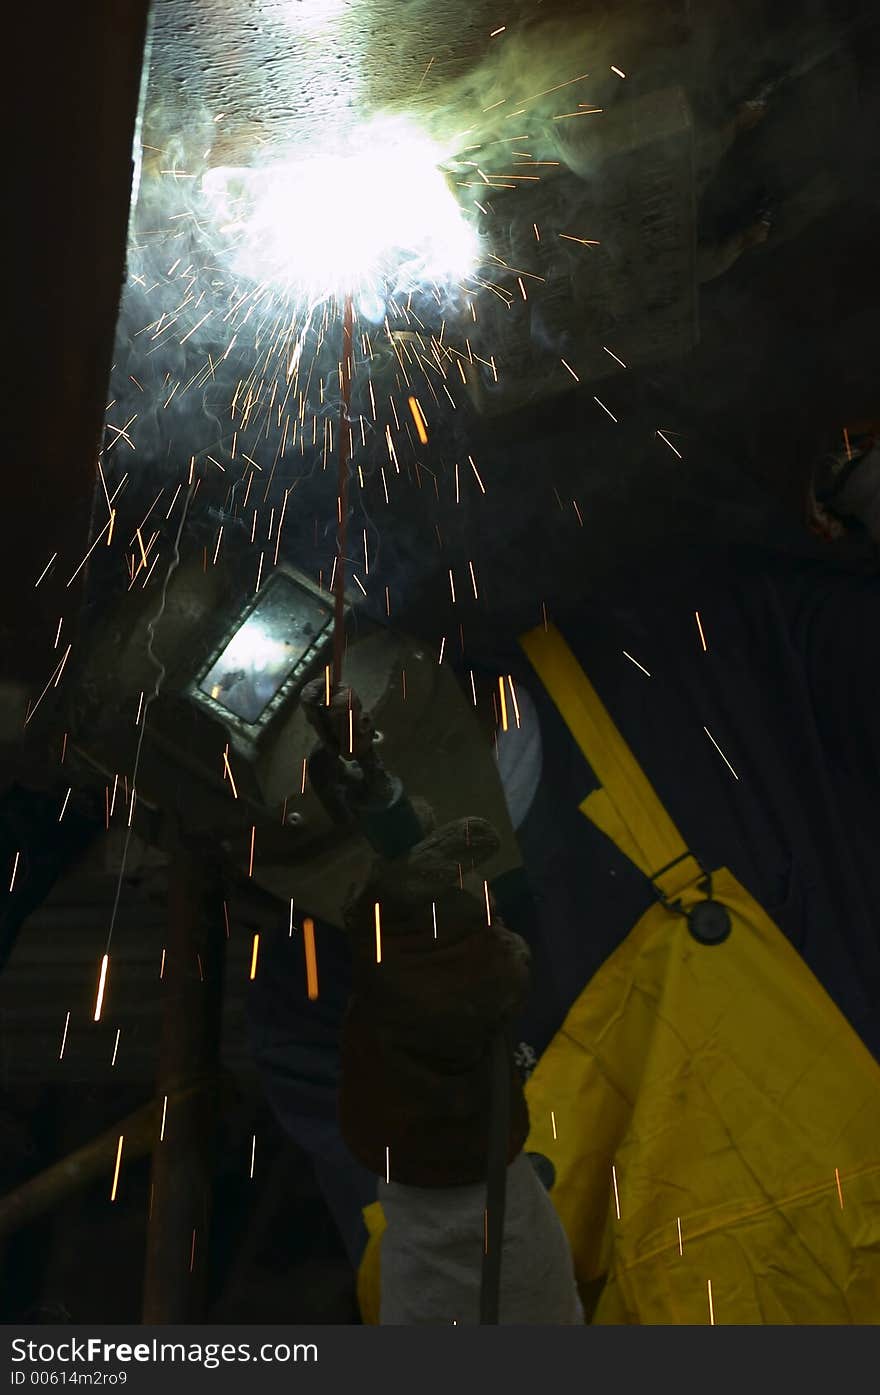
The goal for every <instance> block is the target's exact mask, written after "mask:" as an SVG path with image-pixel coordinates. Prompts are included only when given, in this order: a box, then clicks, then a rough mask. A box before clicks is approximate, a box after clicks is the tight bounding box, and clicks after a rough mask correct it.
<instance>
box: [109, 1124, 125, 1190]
mask: <svg viewBox="0 0 880 1395" xmlns="http://www.w3.org/2000/svg"><path fill="white" fill-rule="evenodd" d="M124 1137H125V1135H124V1134H120V1135H119V1144H118V1146H117V1149H116V1168H115V1170H114V1173H113V1186H112V1187H111V1189H110V1200H111V1201H115V1200H116V1188H117V1186H118V1185H119V1164H120V1163H121V1162H122V1140H123V1138H124Z"/></svg>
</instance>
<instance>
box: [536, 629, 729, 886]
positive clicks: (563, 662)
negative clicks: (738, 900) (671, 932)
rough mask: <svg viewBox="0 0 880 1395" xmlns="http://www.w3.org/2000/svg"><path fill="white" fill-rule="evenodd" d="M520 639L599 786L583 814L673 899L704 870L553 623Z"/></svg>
mask: <svg viewBox="0 0 880 1395" xmlns="http://www.w3.org/2000/svg"><path fill="white" fill-rule="evenodd" d="M519 642H520V646H521V648H522V649H523V651H524V653H525V655H526V657H527V658H528V660H529V662H530V664H531V665H532V667H533V668H534V670H535V672H536V673H537V675H538V677H539V678H540V680H541V682H542V683H543V685H544V687H545V688H546V690H547V692H548V693H549V695H550V697H551V698H552V699H553V702H554V703H555V705H556V707H557V708H558V710H559V713H560V716H561V717H562V720H563V721H564V722H565V725H566V726H567V727H568V730H569V731H570V732H571V735H572V737H573V738H574V740H575V743H576V744H577V746H578V748H579V749H580V750H581V751H582V753H583V755H584V757H585V758H586V760H587V761H588V763H589V765H590V766H591V768H592V770H593V771H594V773H595V775H596V777H597V779H598V780H599V783H600V785H601V789H598V790H595V791H594V792H593V793H592V794H591V795H588V796H587V798H586V799H585V800H584V801H583V803H582V804H581V805H580V810H581V813H582V814H585V815H586V817H587V818H588V819H589V820H590V821H591V823H594V824H595V825H596V826H597V827H598V828H600V829H601V830H602V832H603V833H605V834H607V836H608V837H609V838H611V840H612V841H613V842H614V843H615V844H616V846H617V847H618V848H619V849H620V850H621V852H623V853H624V854H625V855H626V856H627V857H628V858H629V859H630V861H632V862H634V863H635V865H636V866H637V867H638V868H639V869H640V870H641V871H642V872H644V874H645V875H646V876H647V877H649V878H651V880H652V881H653V882H654V885H655V886H656V887H657V889H658V890H659V891H661V892H662V893H663V895H664V896H668V897H673V896H675V895H676V894H677V893H678V892H679V891H681V890H682V889H683V888H684V887H685V886H688V885H689V884H691V883H692V882H694V881H696V880H698V879H699V878H700V877H701V876H702V870H701V868H700V865H699V863H698V862H697V861H696V859H695V858H694V857H692V856H691V855H690V854H689V853H688V849H687V845H686V844H685V841H684V839H683V838H682V836H681V834H680V833H679V831H678V829H677V828H676V826H675V824H674V823H673V822H672V819H671V818H670V817H669V815H668V814H667V812H666V810H665V809H664V807H663V805H662V804H661V803H660V800H659V799H658V798H657V795H656V794H655V793H654V790H653V788H652V786H651V784H650V782H649V781H648V779H647V778H646V777H645V774H644V772H643V771H642V769H641V767H640V766H639V764H638V762H637V761H636V759H635V757H634V756H633V754H632V751H630V749H629V747H628V746H627V744H626V742H625V741H624V739H623V737H622V736H621V734H620V732H619V731H618V730H617V727H616V726H615V725H614V723H613V721H612V720H611V717H610V716H609V714H608V712H607V711H606V709H605V707H604V706H603V704H602V701H601V699H600V697H599V695H598V693H597V692H596V690H595V688H594V687H593V685H592V684H591V683H590V681H589V679H588V678H587V676H586V674H585V673H584V671H583V669H582V668H581V666H580V664H579V663H578V661H577V659H576V658H575V656H574V654H573V653H572V652H571V650H570V649H569V647H568V645H567V644H566V642H565V640H564V639H563V637H562V635H561V634H560V633H559V631H558V630H557V629H555V628H554V627H553V626H552V625H551V626H548V627H547V629H544V628H543V627H541V628H539V629H536V630H531V631H530V632H529V633H528V634H526V635H523V636H522V637H521V639H520V641H519Z"/></svg>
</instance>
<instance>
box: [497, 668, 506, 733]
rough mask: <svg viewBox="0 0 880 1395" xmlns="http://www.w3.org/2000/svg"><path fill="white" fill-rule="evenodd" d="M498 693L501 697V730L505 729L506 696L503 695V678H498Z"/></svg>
mask: <svg viewBox="0 0 880 1395" xmlns="http://www.w3.org/2000/svg"><path fill="white" fill-rule="evenodd" d="M498 693H499V696H500V698H501V730H502V731H507V698H506V697H505V695H504V679H503V678H499V679H498Z"/></svg>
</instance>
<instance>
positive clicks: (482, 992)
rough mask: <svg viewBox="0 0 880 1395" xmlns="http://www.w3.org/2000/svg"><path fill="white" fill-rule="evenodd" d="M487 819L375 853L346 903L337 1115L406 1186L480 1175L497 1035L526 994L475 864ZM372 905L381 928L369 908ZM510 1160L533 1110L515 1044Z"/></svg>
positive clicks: (486, 838)
mask: <svg viewBox="0 0 880 1395" xmlns="http://www.w3.org/2000/svg"><path fill="white" fill-rule="evenodd" d="M498 846H499V840H498V837H497V835H496V833H495V831H494V830H493V829H492V827H491V825H489V824H487V823H486V822H484V821H483V820H482V819H462V820H460V821H458V822H456V823H452V824H448V825H446V826H445V827H443V828H440V829H439V830H437V831H436V832H433V833H431V834H430V835H429V836H428V837H426V838H425V839H424V840H423V841H422V842H421V843H419V844H418V845H417V846H416V847H414V848H413V849H412V851H411V852H410V853H409V854H408V855H407V856H406V857H402V858H399V859H396V860H395V861H393V862H382V861H379V862H377V863H376V864H375V866H374V868H373V871H372V874H371V876H370V879H369V881H368V883H367V885H366V886H364V887H363V889H362V890H361V891H360V892H358V893H357V894H356V895H355V896H354V897H353V898H352V899H351V900H350V901H349V904H348V906H347V909H346V927H347V930H348V932H349V935H350V939H351V945H352V955H353V982H352V994H351V998H350V1001H349V1006H348V1011H347V1014H346V1018H345V1022H344V1025H343V1032H342V1083H341V1089H340V1100H339V1109H340V1121H341V1126H342V1132H343V1136H344V1137H345V1140H346V1142H347V1144H348V1147H349V1149H350V1150H351V1152H352V1153H353V1154H354V1156H355V1157H356V1158H357V1159H358V1160H359V1161H360V1162H361V1163H362V1164H363V1165H364V1166H366V1167H367V1168H369V1169H370V1170H371V1171H373V1172H375V1173H377V1174H379V1175H380V1176H385V1177H387V1178H388V1179H390V1180H391V1181H396V1182H401V1183H404V1184H406V1185H408V1186H415V1187H452V1186H464V1185H467V1184H472V1183H475V1182H479V1181H482V1180H484V1179H485V1177H486V1171H487V1143H488V1124H489V1112H490V1101H491V1095H492V1064H491V1062H492V1050H491V1047H492V1042H493V1039H494V1038H495V1037H496V1036H497V1034H498V1033H499V1032H503V1031H504V1029H505V1024H506V1022H507V1021H508V1019H509V1018H510V1016H511V1015H512V1014H513V1012H514V1011H515V1010H516V1008H517V1006H518V1005H519V1004H520V1002H521V1001H522V998H523V996H524V994H525V990H526V987H527V983H528V964H529V951H528V948H527V946H526V944H525V941H524V940H522V939H521V938H520V936H518V935H515V934H513V933H512V932H511V931H510V930H508V929H507V928H506V927H505V926H504V925H503V924H502V923H501V922H500V921H499V920H498V919H497V918H496V917H495V915H494V913H493V911H492V909H491V900H488V909H487V899H488V897H487V893H486V892H485V888H484V886H483V885H481V883H480V882H479V879H477V880H476V887H477V888H478V890H477V893H476V894H475V893H474V892H473V891H470V890H466V889H465V884H466V883H467V882H468V880H472V878H469V874H470V873H471V872H472V870H473V869H474V868H476V867H478V866H479V865H480V863H482V862H484V861H485V860H486V859H487V858H488V857H490V856H491V855H492V854H493V853H494V852H496V851H497V848H498ZM377 905H378V907H379V912H378V932H377V913H376V906H377ZM508 1058H509V1072H510V1121H509V1122H510V1127H509V1134H508V1161H512V1160H513V1158H515V1157H516V1156H517V1154H518V1153H519V1152H520V1151H521V1149H522V1147H523V1144H524V1142H525V1139H526V1135H527V1133H528V1111H527V1108H526V1103H525V1097H524V1095H523V1090H522V1084H521V1081H520V1079H519V1074H518V1072H517V1069H516V1066H515V1064H514V1062H513V1059H512V1055H511V1054H510V1052H508Z"/></svg>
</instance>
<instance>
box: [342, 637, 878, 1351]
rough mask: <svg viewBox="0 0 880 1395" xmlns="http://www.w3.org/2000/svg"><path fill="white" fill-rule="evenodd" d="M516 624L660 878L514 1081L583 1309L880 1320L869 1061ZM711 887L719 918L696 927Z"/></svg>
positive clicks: (617, 833)
mask: <svg viewBox="0 0 880 1395" xmlns="http://www.w3.org/2000/svg"><path fill="white" fill-rule="evenodd" d="M520 642H521V645H522V648H523V650H524V651H525V653H526V655H527V657H528V659H529V661H530V663H531V664H532V667H533V668H534V670H535V672H536V673H537V676H538V678H539V679H540V680H541V682H542V683H543V685H544V687H545V688H546V690H547V692H548V693H549V695H550V697H551V698H552V700H553V702H554V703H555V705H556V707H557V708H558V710H559V712H560V714H561V716H562V718H563V720H564V721H565V723H566V726H567V727H568V729H569V731H570V732H571V735H572V737H573V738H574V740H575V742H576V744H577V745H578V747H579V748H580V750H581V751H582V752H583V754H584V756H585V758H586V760H587V761H588V763H589V765H590V767H591V768H592V770H593V771H594V772H595V775H596V777H597V779H598V780H599V783H600V788H599V789H597V790H595V791H594V792H593V793H592V794H591V795H589V796H588V797H587V798H586V799H585V800H584V801H583V803H582V804H581V806H580V808H581V812H582V813H583V814H584V815H585V816H586V817H587V818H588V819H590V820H591V822H592V823H594V824H595V825H596V826H597V827H598V828H600V829H601V830H602V832H603V833H605V834H606V835H607V836H608V837H609V838H611V839H612V841H613V842H614V843H615V844H616V846H617V847H618V848H619V849H620V850H621V852H623V853H624V854H625V855H626V856H627V857H629V858H630V859H631V861H632V862H634V863H635V864H636V866H637V867H638V868H639V869H640V870H641V871H642V872H643V873H644V874H645V875H646V876H647V877H649V878H650V879H651V881H652V882H653V884H654V886H655V888H656V890H657V892H658V898H659V899H658V901H657V904H656V905H653V906H652V907H651V908H650V909H649V910H648V911H646V912H645V914H644V915H643V916H642V917H641V919H640V920H639V921H638V923H637V924H636V925H635V926H634V927H633V929H632V930H631V931H630V932H629V934H628V935H627V936H626V938H625V939H624V940H623V941H622V943H621V944H620V945H619V946H618V948H617V949H616V950H615V952H614V953H613V954H612V955H611V956H610V957H609V958H608V959H607V960H606V961H605V963H604V964H603V965H602V967H601V968H600V969H599V971H598V972H597V973H596V974H594V976H593V977H592V978H591V980H590V982H589V983H588V984H587V986H586V987H585V988H584V990H583V992H582V993H581V994H580V996H579V997H578V998H577V1000H576V1001H575V1003H574V1004H573V1006H572V1007H571V1009H570V1010H569V1013H568V1016H567V1017H566V1019H565V1021H564V1023H563V1025H562V1027H561V1028H560V1030H559V1031H558V1032H557V1034H556V1036H555V1037H554V1038H553V1040H552V1041H551V1043H550V1045H549V1046H548V1048H547V1049H546V1051H545V1052H544V1054H543V1055H542V1057H541V1059H540V1061H539V1063H538V1065H537V1067H536V1069H535V1071H534V1072H533V1074H532V1076H531V1078H530V1079H529V1081H528V1085H527V1087H526V1096H527V1099H528V1105H529V1114H530V1118H531V1133H530V1135H529V1139H528V1142H527V1144H526V1148H527V1149H528V1150H529V1151H534V1152H539V1153H543V1154H545V1155H546V1156H547V1157H548V1158H550V1159H551V1160H552V1162H553V1164H554V1166H555V1169H556V1181H555V1184H554V1187H553V1190H552V1193H551V1195H552V1198H553V1201H554V1204H555V1206H556V1209H557V1211H558V1213H559V1216H560V1218H561V1220H562V1223H563V1225H564V1227H565V1230H566V1233H567V1235H568V1239H569V1242H570V1244H571V1248H572V1252H573V1255H574V1262H575V1272H576V1275H577V1279H578V1284H579V1287H580V1289H581V1292H582V1296H583V1298H584V1303H585V1310H586V1311H587V1313H588V1316H589V1318H590V1320H591V1321H592V1322H593V1323H668V1324H673V1323H674V1324H680V1323H701V1324H705V1323H710V1322H715V1323H719V1324H721V1323H724V1324H731V1323H737V1324H788V1323H795V1324H797V1323H800V1324H838V1323H843V1324H854V1323H880V1066H878V1064H877V1062H876V1061H875V1060H874V1058H873V1057H872V1056H871V1054H870V1053H869V1052H868V1050H867V1049H866V1047H865V1046H863V1044H862V1042H861V1041H860V1039H859V1037H858V1036H857V1035H856V1033H855V1032H854V1030H853V1028H852V1027H851V1026H850V1025H849V1023H848V1022H847V1021H846V1019H845V1017H844V1016H843V1015H842V1013H841V1012H840V1011H839V1009H838V1008H837V1007H836V1005H835V1004H834V1003H833V1002H832V1001H831V999H830V998H829V996H828V994H827V993H826V992H825V990H824V988H823V987H822V986H821V984H820V983H819V982H818V980H817V979H816V978H815V977H814V975H813V974H812V972H811V971H810V969H809V968H808V967H807V965H806V964H805V963H804V961H803V960H802V959H801V958H800V956H799V955H798V953H797V952H796V951H795V950H794V949H793V948H792V946H791V945H790V944H789V942H788V940H787V939H786V937H785V936H784V935H783V934H782V932H781V931H780V930H779V929H778V928H777V927H776V926H775V925H774V924H773V922H772V921H771V920H770V919H769V918H768V916H767V915H766V914H765V912H764V911H763V910H762V909H761V907H760V906H759V905H758V904H757V902H756V901H755V900H754V899H753V898H752V897H751V896H750V895H749V893H748V892H747V891H746V890H745V889H744V887H742V886H741V885H740V884H739V882H737V881H736V879H735V878H734V877H733V876H732V875H731V873H730V872H728V871H727V870H726V869H724V868H718V869H712V870H711V878H707V872H706V870H705V869H703V868H701V867H700V865H699V864H698V863H697V861H696V859H695V858H694V857H693V856H692V855H691V854H690V853H689V852H688V849H687V847H686V846H685V843H684V840H683V839H682V836H681V834H680V833H679V832H678V829H677V828H676V827H675V825H674V824H673V822H672V820H671V819H670V817H669V815H668V814H667V813H666V810H665V809H664V808H663V806H662V804H661V803H660V801H659V799H658V798H657V795H656V794H655V792H654V790H653V789H652V788H651V785H650V784H649V782H648V780H647V779H646V778H645V775H644V774H643V772H642V770H641V769H640V767H639V765H638V764H637V762H636V761H635V759H634V757H633V755H632V753H631V751H630V750H629V748H628V747H627V745H626V743H625V741H624V740H623V737H622V736H621V735H620V732H619V731H618V730H617V728H616V727H615V726H614V723H613V722H612V720H611V718H610V716H609V714H608V712H607V711H606V710H605V708H604V707H603V705H602V703H601V701H600V699H599V697H598V695H597V694H596V692H595V690H594V689H593V687H592V685H591V684H590V682H589V680H588V679H587V677H586V675H585V674H584V672H583V670H582V669H581V667H580V665H579V663H578V661H577V659H576V658H575V656H574V655H573V654H572V652H571V651H570V649H569V648H568V646H567V644H566V643H565V640H564V639H563V637H562V635H561V634H559V632H558V631H556V630H555V629H553V628H552V627H551V628H549V629H547V630H544V629H539V630H535V631H532V632H531V633H530V634H528V635H526V636H524V637H523V639H522V640H521V641H520ZM683 778H687V777H686V774H685V775H684V776H683ZM710 888H711V899H712V900H713V901H714V902H716V903H718V904H719V905H720V906H722V907H724V909H725V910H726V912H727V917H729V919H728V921H727V927H726V928H728V929H729V933H727V935H726V938H723V939H718V940H717V942H714V943H705V942H701V940H700V939H697V938H695V933H692V924H693V926H694V927H695V931H696V929H697V928H698V927H699V926H700V924H701V917H702V916H703V915H704V912H705V907H704V910H703V911H700V912H697V916H696V917H693V918H692V920H689V918H688V917H689V914H690V913H692V912H693V911H694V908H695V907H696V906H697V905H698V904H699V903H705V902H706V900H707V898H708V896H709V894H710ZM709 918H710V926H709V928H710V932H713V933H714V932H717V931H718V926H717V924H715V925H714V926H713V925H712V923H711V911H710V912H709ZM723 919H724V917H723V916H722V920H723ZM584 933H585V934H589V926H585V927H584ZM721 933H722V934H723V933H724V930H723V929H722V930H721ZM710 938H711V935H710ZM365 1219H366V1222H367V1226H368V1230H369V1231H370V1237H371V1238H370V1243H369V1245H368V1247H367V1252H366V1254H365V1257H364V1261H363V1264H362V1266H361V1270H360V1274H359V1277H358V1294H359V1299H360V1303H361V1310H362V1313H363V1316H364V1320H365V1321H368V1322H369V1321H373V1322H375V1321H377V1320H378V1310H379V1304H378V1281H379V1250H380V1244H379V1242H380V1237H381V1231H382V1228H383V1225H384V1222H383V1219H382V1215H381V1208H380V1206H379V1205H378V1203H377V1204H376V1205H375V1206H372V1207H369V1208H368V1209H367V1212H365Z"/></svg>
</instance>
